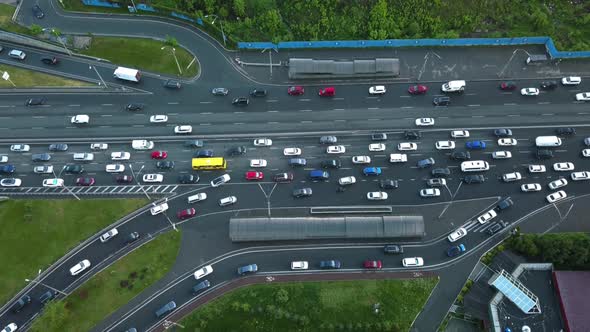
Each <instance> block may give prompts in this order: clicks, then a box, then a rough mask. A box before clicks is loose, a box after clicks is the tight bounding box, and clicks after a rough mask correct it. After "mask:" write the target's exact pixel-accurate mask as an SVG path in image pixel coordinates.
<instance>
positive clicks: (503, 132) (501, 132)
mask: <svg viewBox="0 0 590 332" xmlns="http://www.w3.org/2000/svg"><path fill="white" fill-rule="evenodd" d="M494 135H495V136H496V137H508V136H512V130H510V129H507V128H500V129H495V130H494Z"/></svg>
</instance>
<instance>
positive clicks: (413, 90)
mask: <svg viewBox="0 0 590 332" xmlns="http://www.w3.org/2000/svg"><path fill="white" fill-rule="evenodd" d="M426 91H428V87H427V86H425V85H412V86H411V87H409V88H408V93H409V94H411V95H421V94H425V93H426Z"/></svg>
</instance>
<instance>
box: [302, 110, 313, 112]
mask: <svg viewBox="0 0 590 332" xmlns="http://www.w3.org/2000/svg"><path fill="white" fill-rule="evenodd" d="M311 111H312V110H299V112H311Z"/></svg>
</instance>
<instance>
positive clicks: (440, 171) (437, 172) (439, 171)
mask: <svg viewBox="0 0 590 332" xmlns="http://www.w3.org/2000/svg"><path fill="white" fill-rule="evenodd" d="M430 174H432V176H433V177H435V178H444V177H447V176H449V175H451V170H450V169H449V168H448V167H444V168H435V169H433V170H432V171H430Z"/></svg>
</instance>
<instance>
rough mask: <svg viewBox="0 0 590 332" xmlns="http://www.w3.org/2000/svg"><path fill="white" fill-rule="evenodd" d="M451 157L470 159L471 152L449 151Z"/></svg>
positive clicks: (454, 158)
mask: <svg viewBox="0 0 590 332" xmlns="http://www.w3.org/2000/svg"><path fill="white" fill-rule="evenodd" d="M451 159H453V160H469V159H471V153H469V151H455V152H453V153H451Z"/></svg>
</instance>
